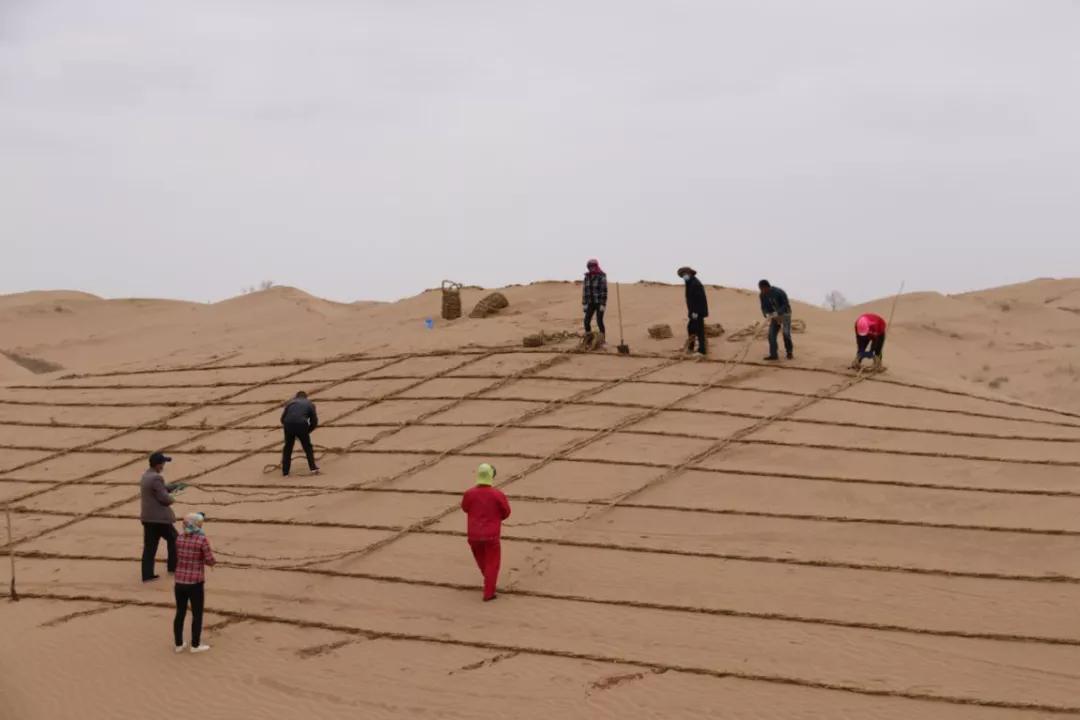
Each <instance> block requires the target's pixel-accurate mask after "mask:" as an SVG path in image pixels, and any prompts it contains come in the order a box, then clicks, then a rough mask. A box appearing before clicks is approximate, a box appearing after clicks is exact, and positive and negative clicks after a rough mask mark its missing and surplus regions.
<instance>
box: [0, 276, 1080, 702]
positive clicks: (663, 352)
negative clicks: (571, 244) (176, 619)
mask: <svg viewBox="0 0 1080 720" xmlns="http://www.w3.org/2000/svg"><path fill="white" fill-rule="evenodd" d="M502 292H504V293H505V294H506V296H507V297H508V298H509V300H510V303H511V304H510V307H509V308H507V309H506V310H504V311H502V312H501V313H499V314H498V315H496V316H493V317H490V318H487V319H483V320H472V319H468V318H467V314H468V310H469V308H471V306H472V305H473V304H474V303H475V302H476V301H478V300H479V299H480V298H481V297H482V296H483V295H484V294H485V291H482V290H480V289H474V288H468V289H466V290H465V291H464V305H465V310H466V317H465V318H462V319H459V320H454V321H450V322H444V321H442V320H441V319H439V318H438V313H439V301H440V295H439V292H438V291H429V292H425V293H422V294H420V295H418V296H416V297H413V298H409V299H406V300H403V301H401V302H398V303H392V304H383V303H356V304H341V303H333V302H327V301H325V300H321V299H319V298H316V297H313V296H311V295H309V294H307V293H304V292H302V291H300V290H296V289H293V288H272V289H270V290H268V291H264V292H258V293H252V294H249V295H244V296H241V297H237V298H233V299H231V300H227V301H224V302H221V303H216V304H210V305H205V304H198V303H186V302H177V301H159V300H103V299H100V298H96V297H93V296H89V295H85V294H81V293H70V292H56V293H23V294H20V295H14V296H4V297H0V330H2V336H3V337H4V338H5V340H4V342H5V343H6V345H5V347H3V348H2V349H3V350H6V351H8V352H9V353H11V354H13V355H15V356H17V357H18V358H19V360H11V359H9V357H4V356H0V381H2V383H3V387H0V427H2V428H3V431H4V437H3V441H2V442H0V500H2V501H4V502H5V503H7V504H8V505H9V506H10V508H11V514H12V520H13V527H12V532H13V539H14V540H15V545H14V549H15V550H16V551H17V555H16V559H15V567H16V575H17V588H18V591H19V593H20V594H21V595H22V596H23V600H22V601H21V602H18V603H13V602H9V601H8V600H6V599H5V600H3V601H0V619H2V622H3V627H4V629H5V633H6V636H5V638H6V639H7V642H5V643H2V644H0V668H2V670H0V717H2V718H5V719H6V718H8V717H10V718H18V719H19V720H34V719H36V718H49V719H52V718H64V717H79V718H83V719H84V720H87V719H95V718H129V717H130V718H135V717H145V716H146V715H147V714H150V713H152V712H160V711H161V708H162V707H163V703H164V704H165V705H164V706H165V707H174V708H175V707H179V705H178V703H180V702H182V701H184V700H185V698H186V696H185V695H184V693H186V692H189V690H190V689H191V688H195V689H197V700H198V702H199V715H200V716H202V717H206V718H236V717H245V718H277V717H282V716H284V715H291V716H299V717H305V718H342V717H365V718H369V717H370V718H405V717H408V718H414V717H425V716H427V717H440V718H442V717H447V718H481V717H484V718H487V717H490V716H491V715H492V714H493V713H497V714H498V715H501V716H507V717H515V718H542V717H543V718H547V717H566V718H606V717H611V718H659V717H663V718H675V717H678V718H684V717H685V718H695V717H700V718H706V717H747V718H757V717H761V718H765V717H784V718H789V717H790V718H821V717H827V718H870V717H873V718H898V719H899V718H905V719H906V718H912V717H933V718H963V719H965V720H967V719H969V718H971V719H973V720H974V719H983V718H987V719H996V718H1002V719H1004V718H1049V717H1062V716H1069V715H1074V716H1075V715H1080V702H1078V700H1077V694H1076V692H1075V687H1076V684H1077V680H1078V679H1080V678H1078V676H1077V673H1078V668H1080V620H1078V619H1077V616H1076V613H1075V612H1074V611H1073V610H1074V608H1075V607H1076V605H1077V602H1078V601H1080V569H1078V568H1080V522H1078V521H1077V513H1078V510H1080V480H1078V479H1077V478H1078V474H1077V470H1078V469H1080V382H1078V377H1080V362H1078V360H1080V357H1078V355H1080V354H1078V353H1077V351H1076V346H1077V344H1080V312H1074V309H1075V308H1076V307H1080V280H1036V281H1033V282H1031V283H1026V284H1022V285H1015V286H1009V287H1004V288H995V289H992V290H986V291H981V292H976V293H968V294H964V295H956V296H944V295H939V294H935V293H917V294H910V295H905V296H903V297H902V298H901V299H900V301H899V304H898V306H897V308H896V317H895V323H894V325H893V330H892V332H890V334H889V344H888V346H887V352H886V355H887V365H888V372H887V373H885V374H883V375H880V376H871V375H867V374H862V375H856V374H853V373H851V372H849V371H848V370H847V369H846V365H847V362H848V361H849V360H850V357H851V354H852V352H853V347H852V338H851V325H852V322H853V319H854V317H855V316H856V315H857V314H858V312H860V311H861V310H863V309H872V310H874V311H877V312H880V313H881V314H884V315H888V314H890V313H891V311H892V304H893V299H892V298H885V299H882V300H879V301H876V302H873V303H868V304H867V305H865V306H863V307H860V308H853V309H849V310H845V311H839V312H828V311H825V310H823V309H820V308H815V307H810V306H807V305H802V304H800V305H798V306H797V307H796V314H797V316H798V317H799V318H801V319H803V320H805V322H806V324H807V328H808V329H807V332H806V333H805V334H799V335H796V343H797V359H796V360H795V361H793V362H790V363H782V364H780V365H767V364H765V363H761V362H760V357H761V355H762V354H763V353H764V341H761V340H757V341H751V342H749V343H746V342H729V341H727V340H726V339H725V338H719V339H717V340H715V341H714V343H713V346H712V352H711V358H710V360H709V361H707V362H700V361H695V360H692V359H687V358H685V357H684V356H682V355H681V354H680V353H679V352H677V350H678V348H679V345H680V343H681V325H682V323H683V322H684V319H683V311H682V304H681V303H682V289H681V288H680V287H674V286H666V285H660V284H655V283H636V284H630V285H626V286H625V287H624V288H623V293H622V296H623V297H622V300H623V310H624V313H625V318H624V320H625V332H626V342H627V343H629V344H630V346H631V348H632V350H633V354H632V355H631V356H630V357H625V356H620V355H618V354H617V353H616V352H615V351H614V348H613V347H609V348H608V349H607V350H606V351H602V352H597V353H591V354H581V353H579V352H576V351H575V349H576V347H575V339H573V338H571V339H569V340H567V341H565V342H561V343H556V344H552V345H548V346H545V347H542V348H538V349H535V350H527V349H526V348H524V347H522V345H521V340H522V338H523V337H524V336H525V335H526V334H531V333H535V332H538V331H540V330H544V331H546V332H549V333H556V332H564V331H569V332H574V331H576V330H577V324H578V321H579V318H578V315H579V313H580V307H579V305H578V300H579V292H580V291H579V289H578V288H577V287H576V286H574V285H572V284H570V283H559V282H546V283H536V284H533V285H529V286H522V287H510V288H505V289H503V290H502ZM709 293H710V302H711V305H712V308H713V311H714V313H713V315H714V317H713V318H711V319H712V320H714V321H717V322H720V323H722V324H723V325H724V326H725V328H726V329H727V331H728V333H729V334H731V333H734V332H735V331H737V330H740V329H742V328H746V327H748V326H751V325H753V324H754V323H756V322H757V321H758V320H759V318H760V314H759V312H758V308H757V298H756V295H755V294H754V293H750V292H747V291H745V290H737V289H720V288H712V289H710V290H709ZM612 310H613V312H611V313H609V318H608V323H609V331H608V340H609V343H610V344H611V345H612V346H613V345H614V344H615V343H616V342H617V341H618V329H617V328H618V323H617V320H618V318H617V314H616V313H615V312H614V308H612ZM426 318H434V319H435V323H434V328H432V329H428V328H427V327H426V326H425V322H424V321H425V319H426ZM658 322H666V323H669V324H671V325H672V326H673V328H674V329H675V338H673V339H670V340H666V341H656V340H651V339H649V338H648V335H647V328H648V327H649V326H650V325H652V324H654V323H658ZM38 361H40V362H48V363H54V364H56V365H61V366H63V369H62V370H53V371H48V372H40V371H41V370H42V367H41V366H40V365H38V364H36V362H38ZM1074 364H1076V367H1075V368H1074ZM299 389H305V390H307V391H308V392H310V393H311V395H312V397H313V398H314V399H315V400H316V402H317V403H318V405H319V409H320V416H321V417H322V419H323V426H322V427H321V429H320V430H318V431H317V432H316V434H315V436H314V437H315V440H316V442H317V444H318V446H319V447H318V451H319V454H320V464H321V465H322V468H323V470H324V472H323V474H321V475H317V476H316V475H308V474H305V472H304V471H303V470H301V471H298V472H297V473H294V474H293V475H292V476H290V477H289V478H287V479H283V478H281V477H280V474H279V473H278V472H276V467H275V466H276V463H277V462H279V460H280V458H279V456H278V445H279V442H280V439H279V435H280V429H279V427H278V414H279V412H280V404H281V402H282V400H283V399H285V398H286V397H288V396H290V395H291V394H292V393H294V392H295V391H296V390H299ZM160 448H165V449H168V450H169V452H170V454H171V455H172V456H173V457H174V458H175V461H174V462H173V463H172V464H171V465H170V466H169V468H168V474H169V479H170V480H180V479H183V480H184V481H185V482H187V483H189V484H190V486H189V488H188V489H187V490H185V491H184V492H183V493H182V494H181V495H180V496H179V498H180V499H179V501H178V503H177V510H178V512H181V513H182V512H186V511H190V510H194V509H198V510H203V511H205V512H207V513H208V515H209V517H210V523H209V524H208V526H207V527H208V534H209V536H210V538H211V541H212V543H213V544H214V547H215V551H216V552H217V554H218V556H219V559H220V560H221V561H222V563H221V565H220V566H219V567H218V568H215V569H214V571H213V572H212V573H211V575H210V577H209V578H208V585H207V588H208V589H207V593H208V607H209V613H210V615H209V620H208V622H209V627H208V630H207V640H208V641H209V642H210V643H211V644H212V645H213V646H214V649H213V651H212V652H211V653H209V654H207V655H203V656H198V657H192V656H189V655H183V656H175V655H174V654H173V653H172V651H171V636H170V623H169V618H170V614H171V613H170V609H169V608H170V606H171V602H172V601H171V592H172V591H171V587H170V585H169V584H168V583H165V582H159V583H154V584H149V585H143V584H141V583H140V582H139V581H138V574H137V573H138V569H137V567H138V561H137V555H138V550H139V546H140V537H141V536H140V533H141V528H140V527H139V524H138V512H139V504H138V489H137V485H136V483H137V480H138V477H139V474H140V472H141V469H142V467H143V465H145V456H146V453H148V452H149V451H151V450H156V449H160ZM482 460H488V461H491V462H493V463H495V464H496V465H497V466H498V467H499V476H498V479H499V481H500V482H501V483H502V484H503V487H504V490H505V491H506V492H507V494H508V495H509V497H510V499H511V502H512V503H513V506H514V514H513V516H512V517H511V518H510V520H509V521H508V522H507V524H506V526H505V528H504V547H503V554H504V567H503V574H502V578H501V589H500V595H501V597H500V600H499V602H497V603H494V604H482V603H481V602H480V598H479V587H478V578H477V577H476V574H477V573H476V569H475V566H474V565H473V564H472V559H471V557H470V556H469V554H468V550H467V547H466V545H465V543H464V538H463V537H462V531H463V519H462V517H461V513H460V511H459V510H458V507H457V504H458V501H459V497H460V493H461V491H462V490H463V489H464V488H466V487H468V486H469V485H470V478H471V475H472V472H473V469H474V468H475V466H476V465H477V464H478V463H479V462H481V461H482ZM301 465H302V463H301ZM4 540H5V541H6V537H4ZM0 549H2V550H10V549H12V546H11V545H7V546H3V547H0ZM161 554H162V555H163V551H162V553H161ZM0 568H2V570H0V583H2V585H3V587H4V588H5V590H6V588H7V587H8V586H9V583H10V581H11V578H10V570H9V565H8V562H7V560H6V558H4V562H2V563H0ZM58 686H59V687H62V688H63V692H57V687H58ZM154 688H159V689H158V690H156V691H155V690H154ZM493 708H496V709H495V710H493Z"/></svg>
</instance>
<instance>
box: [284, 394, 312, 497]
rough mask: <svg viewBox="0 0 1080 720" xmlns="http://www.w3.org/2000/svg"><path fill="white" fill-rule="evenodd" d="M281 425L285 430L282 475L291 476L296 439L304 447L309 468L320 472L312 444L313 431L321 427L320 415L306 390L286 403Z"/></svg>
mask: <svg viewBox="0 0 1080 720" xmlns="http://www.w3.org/2000/svg"><path fill="white" fill-rule="evenodd" d="M281 426H282V428H284V430H285V446H284V447H283V448H282V450H281V475H282V477H288V476H289V470H290V469H291V468H292V451H293V447H294V446H295V444H296V441H297V440H299V441H300V445H301V446H302V447H303V448H304V455H306V456H307V464H308V469H309V470H311V472H312V473H316V474H317V473H318V472H319V466H318V465H316V464H315V449H314V448H313V447H312V446H311V433H313V432H315V428H317V427H319V415H318V413H316V412H315V403H313V402H311V401H310V400H308V396H307V393H306V392H303V391H301V392H298V393H296V397H294V398H293V399H292V400H290V401H289V402H287V403H286V404H285V409H284V410H283V411H282V413H281Z"/></svg>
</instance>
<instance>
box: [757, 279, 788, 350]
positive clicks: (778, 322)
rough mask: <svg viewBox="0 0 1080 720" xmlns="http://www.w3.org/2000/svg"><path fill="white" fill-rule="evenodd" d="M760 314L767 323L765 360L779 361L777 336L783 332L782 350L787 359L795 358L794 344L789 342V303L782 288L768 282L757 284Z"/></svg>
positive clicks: (763, 281) (762, 281)
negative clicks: (766, 352)
mask: <svg viewBox="0 0 1080 720" xmlns="http://www.w3.org/2000/svg"><path fill="white" fill-rule="evenodd" d="M758 291H759V298H760V300H761V314H762V315H764V316H765V319H767V320H768V321H769V355H768V356H767V357H766V358H765V359H766V360H779V359H780V344H779V343H778V342H777V336H778V335H779V334H780V331H781V329H782V330H783V331H784V350H786V351H787V359H788V360H792V359H794V357H795V343H794V342H792V340H791V302H790V301H788V296H787V293H786V292H784V291H783V289H782V288H778V287H775V286H774V285H771V284H770V283H769V281H768V280H761V281H759V282H758Z"/></svg>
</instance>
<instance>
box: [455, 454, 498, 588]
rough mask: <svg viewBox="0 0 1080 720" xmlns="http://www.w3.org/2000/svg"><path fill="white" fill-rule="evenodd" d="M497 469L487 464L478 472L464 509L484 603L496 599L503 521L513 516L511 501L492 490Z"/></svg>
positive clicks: (470, 545)
mask: <svg viewBox="0 0 1080 720" xmlns="http://www.w3.org/2000/svg"><path fill="white" fill-rule="evenodd" d="M494 480H495V468H494V467H492V466H491V465H489V464H487V463H483V464H482V465H481V466H480V467H479V469H478V470H477V471H476V485H475V486H474V487H472V488H469V489H468V490H466V491H465V495H464V497H462V498H461V509H462V510H464V511H465V514H466V515H467V516H468V518H469V519H468V538H469V547H470V548H472V554H473V558H474V559H475V560H476V566H477V567H478V568H480V572H481V574H483V576H484V602H487V601H488V600H494V599H495V586H496V584H497V583H498V581H499V564H500V562H501V560H502V547H501V543H500V539H499V538H500V536H501V535H502V522H503V520H505V519H506V518H508V517H510V501H509V500H507V499H506V495H504V494H503V492H502V490H499V489H498V488H495V487H492V482H493V481H494Z"/></svg>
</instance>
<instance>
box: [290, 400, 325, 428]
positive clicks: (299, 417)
mask: <svg viewBox="0 0 1080 720" xmlns="http://www.w3.org/2000/svg"><path fill="white" fill-rule="evenodd" d="M281 424H282V425H292V426H297V425H307V426H308V432H311V431H313V430H315V428H317V427H319V415H318V413H316V412H315V403H313V402H311V401H310V400H308V399H307V398H293V399H292V400H290V401H289V402H288V403H286V404H285V410H284V411H283V412H282V413H281Z"/></svg>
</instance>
